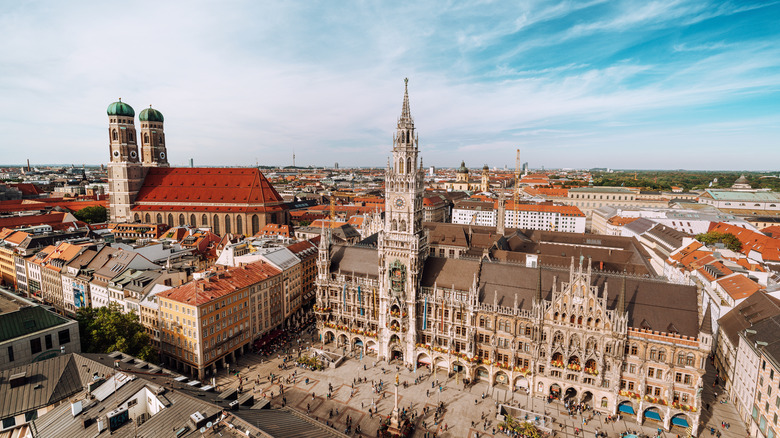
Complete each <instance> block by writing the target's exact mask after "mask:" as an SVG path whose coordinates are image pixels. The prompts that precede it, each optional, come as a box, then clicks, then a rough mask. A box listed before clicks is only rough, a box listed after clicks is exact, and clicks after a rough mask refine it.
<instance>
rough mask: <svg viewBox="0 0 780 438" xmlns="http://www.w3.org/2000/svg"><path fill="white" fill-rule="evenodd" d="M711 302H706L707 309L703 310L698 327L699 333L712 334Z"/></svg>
mask: <svg viewBox="0 0 780 438" xmlns="http://www.w3.org/2000/svg"><path fill="white" fill-rule="evenodd" d="M711 308H712V304H711V303H707V310H705V311H704V318H702V319H701V327H699V333H703V334H705V335H712V310H711Z"/></svg>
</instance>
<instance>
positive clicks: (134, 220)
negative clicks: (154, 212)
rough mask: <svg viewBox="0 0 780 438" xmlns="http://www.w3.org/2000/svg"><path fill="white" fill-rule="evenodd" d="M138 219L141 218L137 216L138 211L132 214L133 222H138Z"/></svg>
mask: <svg viewBox="0 0 780 438" xmlns="http://www.w3.org/2000/svg"><path fill="white" fill-rule="evenodd" d="M140 220H141V219H140V218H139V217H138V213H136V214H134V215H133V222H138V221H140Z"/></svg>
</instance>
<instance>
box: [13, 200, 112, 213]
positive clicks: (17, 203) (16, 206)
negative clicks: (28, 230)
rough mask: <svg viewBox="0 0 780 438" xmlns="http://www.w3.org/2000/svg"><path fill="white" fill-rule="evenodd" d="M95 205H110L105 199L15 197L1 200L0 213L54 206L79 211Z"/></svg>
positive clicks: (43, 208)
mask: <svg viewBox="0 0 780 438" xmlns="http://www.w3.org/2000/svg"><path fill="white" fill-rule="evenodd" d="M95 206H100V207H107V206H108V205H107V203H106V200H105V199H102V200H94V199H84V200H81V199H79V200H73V199H67V200H66V199H62V198H41V199H24V200H19V199H15V200H12V201H0V213H8V212H14V211H35V210H45V209H48V208H53V207H61V208H64V209H66V210H70V211H79V210H81V209H82V208H87V207H95Z"/></svg>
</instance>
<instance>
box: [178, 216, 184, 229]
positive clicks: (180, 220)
mask: <svg viewBox="0 0 780 438" xmlns="http://www.w3.org/2000/svg"><path fill="white" fill-rule="evenodd" d="M183 225H184V214H182V213H179V226H180V227H181V226H183Z"/></svg>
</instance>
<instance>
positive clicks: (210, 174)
mask: <svg viewBox="0 0 780 438" xmlns="http://www.w3.org/2000/svg"><path fill="white" fill-rule="evenodd" d="M282 202H284V201H283V199H282V197H281V196H279V193H277V192H276V190H275V189H274V188H273V186H272V185H271V183H270V182H268V180H267V179H266V178H265V176H264V175H263V174H262V173H261V172H260V170H258V169H255V168H216V167H201V168H197V167H195V168H190V167H152V168H150V169H149V172H148V173H147V174H146V178H145V179H144V184H143V186H142V187H141V190H140V191H139V192H138V196H136V199H135V204H137V205H143V204H146V203H163V204H166V205H175V204H178V203H186V204H192V203H210V204H217V205H219V204H243V205H246V206H250V205H252V206H257V205H264V204H277V203H282Z"/></svg>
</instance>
